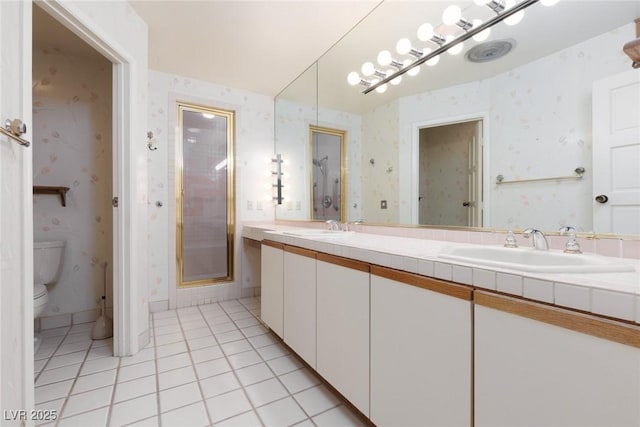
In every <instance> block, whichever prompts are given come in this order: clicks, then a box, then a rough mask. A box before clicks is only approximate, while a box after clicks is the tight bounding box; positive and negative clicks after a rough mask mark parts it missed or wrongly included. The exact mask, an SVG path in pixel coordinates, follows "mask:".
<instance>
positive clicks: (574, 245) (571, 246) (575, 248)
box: [558, 225, 582, 254]
mask: <svg viewBox="0 0 640 427" xmlns="http://www.w3.org/2000/svg"><path fill="white" fill-rule="evenodd" d="M558 231H559V232H560V234H561V235H562V234H565V233H566V234H568V235H569V240H567V244H566V245H565V246H564V251H565V252H566V253H568V254H581V253H582V251H581V250H580V244H579V243H578V240H577V239H576V229H575V228H574V227H571V226H570V225H565V226H564V227H560V229H559V230H558Z"/></svg>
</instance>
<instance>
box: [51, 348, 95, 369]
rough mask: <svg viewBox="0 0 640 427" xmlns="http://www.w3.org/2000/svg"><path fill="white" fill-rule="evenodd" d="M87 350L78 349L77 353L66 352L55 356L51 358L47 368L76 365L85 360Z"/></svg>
mask: <svg viewBox="0 0 640 427" xmlns="http://www.w3.org/2000/svg"><path fill="white" fill-rule="evenodd" d="M86 355H87V352H86V351H76V352H75V353H69V354H64V355H62V356H54V357H52V358H51V359H49V363H47V369H54V368H61V367H63V366H69V365H75V364H76V363H81V362H82V361H84V358H85V356H86Z"/></svg>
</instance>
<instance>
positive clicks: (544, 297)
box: [242, 224, 640, 323]
mask: <svg viewBox="0 0 640 427" xmlns="http://www.w3.org/2000/svg"><path fill="white" fill-rule="evenodd" d="M301 229H308V228H303V227H291V226H282V225H278V224H245V225H244V227H243V233H242V235H243V237H247V238H250V239H253V240H259V241H260V240H263V239H268V240H273V241H276V242H280V243H284V244H288V245H293V246H299V247H303V248H307V249H311V250H315V251H318V252H324V253H328V254H332V255H337V256H342V257H345V258H351V259H356V260H360V261H363V262H367V263H370V264H376V265H381V266H384V267H389V268H394V269H398V270H404V271H408V272H412V273H418V274H422V275H425V276H430V277H435V278H439V279H443V280H449V281H453V282H457V283H463V284H467V285H472V286H475V287H478V288H485V289H493V290H497V291H500V292H506V293H509V294H513V295H518V296H523V297H525V298H529V299H532V300H536V301H541V302H546V303H552V304H556V305H559V306H564V307H568V308H574V309H579V310H584V311H589V312H593V313H595V314H602V315H606V316H611V317H615V318H620V319H623V320H628V321H635V322H636V323H640V260H637V259H622V258H610V257H602V256H599V255H592V254H589V255H590V256H594V257H598V258H601V259H603V260H608V261H610V262H622V263H627V264H631V265H632V266H633V267H634V268H635V270H634V271H631V272H622V273H588V274H587V273H572V274H567V273H563V274H558V273H534V272H522V271H516V270H509V269H503V268H493V267H485V266H482V267H480V266H478V265H474V264H469V263H463V262H458V261H452V260H445V259H442V258H439V257H438V254H439V253H440V252H441V251H442V250H443V249H444V248H445V247H447V248H450V247H454V246H474V245H473V244H470V243H456V242H448V241H439V240H425V239H416V238H409V237H396V236H387V235H378V234H367V233H360V232H356V233H348V234H347V235H344V236H340V237H333V236H332V237H325V236H304V237H303V236H292V235H288V234H283V232H285V231H295V230H301ZM475 246H483V245H475ZM577 256H579V255H577Z"/></svg>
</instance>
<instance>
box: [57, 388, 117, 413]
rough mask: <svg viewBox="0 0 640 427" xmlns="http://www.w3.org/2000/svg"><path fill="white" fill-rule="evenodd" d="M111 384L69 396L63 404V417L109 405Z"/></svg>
mask: <svg viewBox="0 0 640 427" xmlns="http://www.w3.org/2000/svg"><path fill="white" fill-rule="evenodd" d="M112 389H113V386H112V385H110V386H108V387H102V388H99V389H96V390H91V391H87V392H84V393H80V394H74V395H72V396H69V398H68V399H67V404H66V405H65V406H64V412H63V414H62V416H63V417H65V418H66V417H69V416H72V415H77V414H80V413H82V412H87V411H91V410H94V409H98V408H101V407H103V406H109V404H110V403H111V391H112Z"/></svg>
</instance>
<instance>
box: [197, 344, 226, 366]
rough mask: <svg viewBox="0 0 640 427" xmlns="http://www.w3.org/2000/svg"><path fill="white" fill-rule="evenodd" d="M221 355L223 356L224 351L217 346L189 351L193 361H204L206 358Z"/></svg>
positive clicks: (219, 356) (209, 358) (210, 358)
mask: <svg viewBox="0 0 640 427" xmlns="http://www.w3.org/2000/svg"><path fill="white" fill-rule="evenodd" d="M221 357H224V353H223V352H222V349H221V348H220V347H218V346H213V347H206V348H201V349H199V350H194V351H192V352H191V358H192V359H193V363H200V362H206V361H207V360H213V359H220V358H221Z"/></svg>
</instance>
